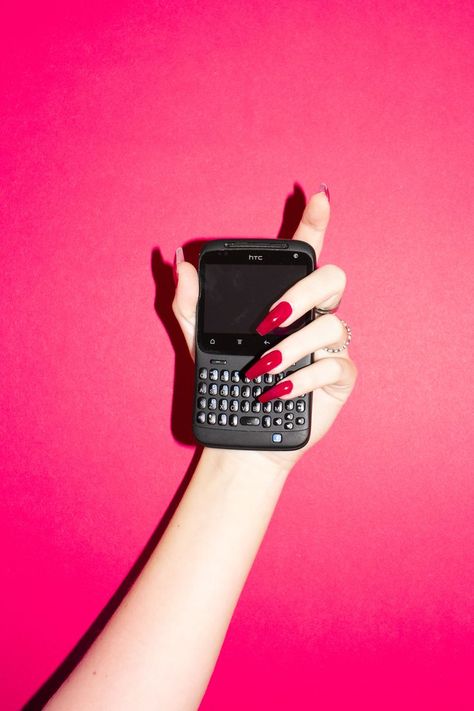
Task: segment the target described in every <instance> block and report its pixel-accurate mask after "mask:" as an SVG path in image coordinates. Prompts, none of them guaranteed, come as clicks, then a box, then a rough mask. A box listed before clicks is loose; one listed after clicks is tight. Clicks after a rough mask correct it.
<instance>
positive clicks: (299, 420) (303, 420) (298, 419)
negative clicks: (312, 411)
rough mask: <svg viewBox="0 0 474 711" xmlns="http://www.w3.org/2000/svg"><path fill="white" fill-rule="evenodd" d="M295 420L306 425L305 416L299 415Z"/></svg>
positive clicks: (298, 423)
mask: <svg viewBox="0 0 474 711" xmlns="http://www.w3.org/2000/svg"><path fill="white" fill-rule="evenodd" d="M295 422H296V424H297V425H304V423H305V419H304V417H297V418H296V420H295Z"/></svg>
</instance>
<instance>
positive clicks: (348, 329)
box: [323, 318, 352, 353]
mask: <svg viewBox="0 0 474 711" xmlns="http://www.w3.org/2000/svg"><path fill="white" fill-rule="evenodd" d="M339 320H340V322H341V323H342V325H343V326H344V328H345V329H346V334H347V335H346V340H345V343H343V345H342V346H339V348H323V351H327V352H328V353H340V352H341V351H344V350H345V349H346V348H347V346H348V345H349V343H350V342H351V338H352V331H351V327H350V326H348V325H347V323H346V322H345V321H343V320H342V318H341V319H339Z"/></svg>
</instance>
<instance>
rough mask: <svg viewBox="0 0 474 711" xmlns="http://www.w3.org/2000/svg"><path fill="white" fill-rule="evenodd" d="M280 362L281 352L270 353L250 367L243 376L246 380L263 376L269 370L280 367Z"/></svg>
mask: <svg viewBox="0 0 474 711" xmlns="http://www.w3.org/2000/svg"><path fill="white" fill-rule="evenodd" d="M282 360H283V358H282V355H281V351H270V353H266V354H265V355H264V356H262V357H261V358H260V360H258V361H257V362H256V363H254V364H253V365H251V366H250V368H249V369H248V370H247V372H246V373H245V375H246V376H247V378H250V380H252V379H253V378H257V377H258V376H259V375H264V373H268V371H269V370H272V369H273V368H276V367H277V365H280V363H281V362H282Z"/></svg>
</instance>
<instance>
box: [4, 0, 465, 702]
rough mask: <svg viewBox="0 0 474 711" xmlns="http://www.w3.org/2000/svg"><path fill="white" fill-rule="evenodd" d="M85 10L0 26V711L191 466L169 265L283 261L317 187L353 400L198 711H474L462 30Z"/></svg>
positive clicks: (388, 17)
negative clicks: (324, 197) (281, 250)
mask: <svg viewBox="0 0 474 711" xmlns="http://www.w3.org/2000/svg"><path fill="white" fill-rule="evenodd" d="M83 5H84V4H83V3H81V4H79V3H69V4H66V6H65V7H63V6H62V5H61V4H60V3H53V2H48V3H46V5H44V4H40V3H35V4H32V5H31V7H29V6H28V4H27V3H20V4H17V6H16V7H15V8H14V9H10V11H9V16H8V18H7V19H6V20H5V19H4V20H3V21H2V23H0V24H1V25H2V30H1V33H2V37H1V41H2V44H1V46H2V51H3V53H4V58H3V60H4V62H3V63H4V65H5V67H4V72H3V77H4V90H3V92H2V97H3V98H2V102H3V103H2V120H1V143H2V159H1V174H2V179H3V180H2V184H3V187H2V199H1V233H2V243H1V251H2V256H1V286H2V295H3V304H4V305H3V307H2V313H1V330H2V334H1V335H2V357H1V363H0V377H1V382H2V388H1V391H2V392H1V407H2V421H1V441H2V469H3V473H2V478H1V481H2V484H1V485H2V511H1V521H2V532H1V540H2V543H3V546H4V550H3V554H2V568H3V572H4V574H5V582H4V583H3V587H2V596H3V604H2V608H1V609H2V617H3V620H2V627H3V629H4V630H5V633H4V639H5V641H4V643H3V644H2V655H3V657H4V658H3V660H2V662H1V667H2V676H3V681H2V686H3V690H2V693H1V697H2V702H1V706H2V709H3V710H4V711H9V710H10V709H16V708H18V707H19V706H20V705H21V704H23V703H24V702H25V701H26V700H27V699H28V698H29V697H30V696H31V695H32V694H33V693H34V692H35V691H37V690H38V688H39V687H40V685H41V684H42V683H43V682H44V681H45V680H46V679H47V678H48V676H49V675H50V674H51V673H52V672H53V671H54V670H55V668H56V667H57V666H58V665H59V663H60V662H61V661H62V660H63V659H64V657H65V656H66V655H67V653H68V652H69V651H70V650H71V649H72V648H73V646H74V645H75V643H76V642H77V641H78V640H79V638H80V637H81V636H82V635H83V634H84V632H85V631H86V630H87V628H88V627H89V625H90V624H91V623H92V621H93V620H94V618H95V617H96V616H97V614H98V613H99V612H100V610H101V609H102V608H103V607H104V605H105V604H106V603H107V601H108V600H109V599H110V597H111V596H112V594H113V593H114V592H115V590H116V589H117V587H118V586H119V584H120V583H121V581H122V580H123V578H124V577H125V575H126V574H127V572H128V571H129V570H130V568H131V566H132V565H133V563H134V562H135V560H136V559H137V557H138V555H139V554H140V552H141V551H142V549H143V547H144V545H145V544H146V542H147V540H148V539H149V537H150V535H151V534H152V532H153V530H154V529H155V527H156V525H157V524H158V523H159V521H160V519H161V518H162V516H163V515H164V514H165V512H166V509H167V507H168V505H169V503H170V501H171V499H172V497H173V495H174V493H175V491H176V489H177V488H178V486H179V484H180V482H181V480H182V478H183V476H184V474H185V471H186V469H187V467H188V465H189V463H190V460H191V457H192V454H193V447H192V445H191V444H190V443H187V444H186V443H183V442H182V441H179V440H180V439H181V433H182V431H185V430H186V426H185V423H186V421H187V420H186V418H187V416H188V415H187V412H186V411H184V412H180V411H179V409H178V403H177V402H176V392H175V395H173V393H174V391H175V388H174V383H173V379H174V372H175V357H176V356H175V349H177V350H178V367H179V370H180V372H182V370H183V369H186V367H188V366H189V364H188V363H186V362H185V361H184V360H183V358H182V352H183V351H182V342H181V341H180V340H179V338H178V337H177V335H176V330H175V328H174V326H173V325H170V324H171V318H170V316H169V300H170V295H171V271H170V268H169V264H170V263H171V261H172V258H173V255H174V250H175V248H176V247H177V246H178V245H184V247H185V253H186V244H187V243H192V242H193V241H195V240H196V239H199V238H201V237H222V236H227V235H232V236H247V235H251V236H275V235H276V234H277V233H278V231H279V229H280V225H281V221H282V215H283V210H284V207H285V201H286V199H287V197H288V196H291V194H292V192H293V186H294V183H297V184H298V185H297V191H300V190H303V191H304V193H305V194H306V197H308V196H309V195H310V194H311V193H312V192H313V191H314V190H316V189H317V186H318V185H319V182H320V181H321V180H325V181H326V182H327V183H328V184H329V187H330V190H331V196H332V208H333V217H332V221H331V226H330V230H329V232H328V235H327V240H326V245H325V249H324V252H323V255H322V259H321V263H330V262H333V263H336V264H339V265H340V266H341V267H343V268H344V269H345V271H346V272H347V274H348V286H347V291H346V295H345V298H344V302H343V306H342V307H341V311H340V315H341V317H342V318H345V319H347V321H348V322H349V324H350V325H351V326H352V329H353V347H352V349H351V352H352V356H353V358H354V360H355V361H356V362H357V364H358V366H359V371H360V375H359V380H358V383H357V386H356V390H355V392H354V395H353V397H352V399H351V401H350V403H349V404H348V405H347V407H346V408H345V410H344V411H343V413H342V415H341V417H340V419H339V420H338V422H337V424H336V426H335V427H334V428H333V430H332V431H331V432H330V433H329V435H328V436H327V437H326V438H325V439H324V440H323V441H322V442H321V443H320V444H319V445H318V446H317V447H316V448H315V449H314V450H313V451H312V453H311V454H310V455H309V456H307V457H306V458H305V459H304V460H303V461H302V462H301V463H300V464H299V465H298V466H297V468H296V469H295V470H294V471H293V473H292V475H291V477H290V479H289V481H288V484H287V486H286V489H285V491H284V493H283V495H282V498H281V500H280V503H279V505H278V508H277V510H276V513H275V516H274V519H273V521H272V523H271V526H270V529H269V532H268V535H267V537H266V539H265V541H264V544H263V546H262V548H261V551H260V553H259V555H258V558H257V561H256V563H255V566H254V568H253V570H252V572H251V575H250V577H249V580H248V583H247V586H246V587H245V590H244V592H243V594H242V597H241V600H240V603H239V605H238V608H237V610H236V613H235V616H234V619H233V621H232V624H231V627H230V629H229V633H228V636H227V639H226V642H225V644H224V648H223V651H222V655H221V657H220V659H219V662H218V664H217V667H216V671H215V674H214V676H213V678H212V680H211V683H210V685H209V689H208V692H207V694H206V697H205V699H204V701H203V704H202V709H204V711H222V709H226V711H229V710H230V711H232V710H234V709H235V710H237V709H239V710H240V709H242V708H247V709H255V710H257V709H272V711H273V710H275V709H282V710H283V709H289V708H295V709H315V708H321V709H364V710H367V709H384V710H386V709H401V708H403V709H430V711H431V710H432V709H467V708H472V707H473V706H474V693H473V686H472V682H471V680H469V679H468V673H469V671H470V669H469V667H470V666H471V665H472V644H473V640H474V626H473V619H472V614H473V583H474V580H473V577H474V576H473V566H472V563H473V560H472V549H473V529H474V526H473V520H472V514H473V506H472V504H473V493H474V484H473V479H472V465H471V462H472V458H473V454H474V453H473V449H474V446H473V438H472V431H471V423H472V390H471V384H472V380H473V378H472V370H471V367H470V361H471V358H472V349H473V346H474V343H473V336H472V334H473V328H472V326H473V324H472V322H471V321H470V319H469V314H468V308H467V306H468V298H469V297H468V292H469V290H470V287H471V283H472V252H473V248H472V244H473V234H474V231H473V227H474V225H473V222H474V220H473V208H472V205H473V200H472V194H473V193H472V190H473V182H472V167H473V164H474V155H473V142H472V113H473V108H474V107H473V103H474V102H473V62H472V53H471V49H472V38H473V30H474V21H473V20H474V16H473V9H472V3H470V2H456V3H447V2H433V1H430V2H414V3H413V2H412V3H408V2H393V3H388V2H386V3H384V2H361V3H352V2H346V1H343V0H336V1H335V2H330V3H328V2H304V1H298V2H290V1H289V0H287V1H286V2H277V3H265V2H263V1H260V0H253V1H252V2H244V3H243V5H240V4H238V3H222V2H197V1H196V2H179V3H173V2H166V3H165V2H158V3H156V2H144V1H143V0H142V1H140V2H132V1H130V2H114V3H99V5H98V6H95V7H92V3H90V5H91V6H90V7H84V6H83ZM298 186H299V187H298ZM296 203H298V199H297V200H296ZM155 248H158V249H159V252H155V257H154V263H153V266H154V269H155V273H156V275H157V279H158V306H157V308H158V311H160V313H162V314H163V318H164V321H165V324H164V323H163V320H161V319H160V318H158V316H157V314H156V312H155V309H154V299H155V284H154V280H153V275H152V250H153V249H155ZM188 254H190V252H188ZM160 255H161V257H160ZM181 392H183V388H181ZM179 393H180V391H179V389H178V395H179Z"/></svg>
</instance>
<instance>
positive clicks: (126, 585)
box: [23, 183, 306, 711]
mask: <svg viewBox="0 0 474 711" xmlns="http://www.w3.org/2000/svg"><path fill="white" fill-rule="evenodd" d="M305 205H306V199H305V195H304V192H303V190H302V188H301V186H300V185H298V183H295V184H294V187H293V192H292V193H291V194H290V195H288V197H287V199H286V202H285V206H284V210H283V216H282V222H281V226H280V229H279V230H278V234H277V239H291V238H292V237H293V234H294V233H295V230H296V228H297V227H298V224H299V222H300V220H301V216H302V214H303V210H304V208H305ZM225 236H226V237H229V238H231V237H232V235H225ZM259 236H260V237H261V236H262V235H259ZM220 239H221V238H220ZM206 241H207V240H206V239H204V238H202V239H196V240H192V241H190V242H188V243H186V244H185V245H184V253H185V258H186V260H187V261H189V262H191V263H193V264H194V265H195V266H197V262H198V257H199V252H200V249H201V247H202V245H203V244H204V242H206ZM151 271H152V275H153V280H154V282H155V301H154V305H155V311H156V314H157V316H158V318H159V319H160V320H161V322H162V323H163V326H164V328H165V330H166V332H167V334H168V337H169V339H170V341H171V343H172V345H173V348H174V350H175V353H176V360H175V372H174V391H173V404H172V411H171V430H172V433H173V436H174V437H175V439H176V440H178V441H179V442H182V443H184V444H196V443H195V440H194V438H193V434H192V404H193V391H194V369H193V364H192V361H191V356H190V355H189V351H188V348H187V345H186V342H185V340H184V336H183V335H182V333H181V329H180V327H179V325H178V323H177V321H176V319H175V316H174V314H173V311H172V303H173V298H174V292H175V286H174V279H173V267H172V265H170V264H168V263H166V262H164V261H163V259H162V256H161V252H160V250H159V249H158V248H155V249H153V251H152V254H151ZM201 452H202V447H200V446H197V448H196V451H195V452H194V455H193V458H192V460H191V463H190V465H189V467H188V469H187V471H186V473H185V475H184V478H183V480H182V481H181V483H180V485H179V487H178V489H177V490H176V493H175V494H174V496H173V499H172V500H171V502H170V504H169V506H168V508H167V509H166V512H165V513H164V515H163V517H162V519H161V521H160V522H159V524H158V526H157V527H156V529H155V530H154V532H153V533H152V535H151V537H150V539H149V540H148V542H147V543H146V545H145V547H144V548H143V550H142V552H141V553H140V555H139V557H138V558H137V560H136V562H135V563H134V565H133V567H132V568H131V570H130V572H129V573H128V575H127V576H126V578H125V579H124V580H123V582H122V583H121V584H120V586H119V587H118V589H117V590H116V591H115V593H114V594H113V595H112V597H111V598H110V600H109V602H108V603H107V604H106V605H105V607H104V608H103V610H101V612H100V613H99V614H98V616H97V617H96V619H95V620H94V621H93V622H92V624H91V625H90V627H89V629H88V630H87V631H86V632H85V633H84V635H83V636H82V637H81V639H80V640H79V641H78V642H77V644H76V645H75V647H74V648H73V649H72V651H71V652H70V653H69V654H68V656H67V657H66V658H65V659H64V661H63V662H62V663H61V664H60V666H59V667H58V668H57V669H56V671H55V672H53V674H52V675H51V676H50V677H49V679H47V680H46V681H45V682H44V684H43V685H42V686H41V687H40V689H39V690H38V691H37V692H36V693H35V695H34V696H33V697H32V698H31V699H30V700H29V701H28V702H27V703H26V704H25V705H24V706H23V711H39V710H40V709H42V708H43V707H44V705H45V704H46V703H47V702H48V700H49V699H50V698H51V697H52V696H53V695H54V694H55V693H56V691H57V690H58V689H59V687H60V686H61V685H62V684H63V682H64V681H65V680H66V679H67V677H68V676H69V675H70V674H71V672H72V671H73V669H74V668H75V667H76V666H77V664H78V663H79V662H80V660H81V659H82V657H83V656H84V655H85V653H86V652H87V650H88V649H89V647H90V646H91V645H92V643H93V642H94V640H95V639H96V637H98V635H99V634H100V632H101V631H102V630H103V628H104V627H105V625H106V624H107V622H108V621H109V619H110V618H111V617H112V615H113V613H114V612H115V610H116V609H117V608H118V606H119V605H120V603H121V602H122V600H123V598H124V597H125V596H126V594H127V592H128V591H129V590H130V588H131V587H132V585H133V583H134V581H135V580H136V579H137V577H138V576H139V575H140V573H141V571H142V569H143V567H144V565H145V564H146V562H147V560H148V559H149V557H150V555H151V553H152V552H153V550H154V549H155V548H156V546H157V544H158V542H159V540H160V538H161V536H162V535H163V533H164V532H165V530H166V527H167V526H168V523H169V521H170V520H171V518H172V516H173V514H174V512H175V510H176V508H177V506H178V504H179V502H180V501H181V498H182V496H183V494H184V492H185V490H186V488H187V486H188V484H189V481H190V479H191V477H192V475H193V473H194V470H195V468H196V465H197V463H198V461H199V458H200V456H201ZM59 624H61V620H59V619H58V625H59ZM52 636H53V637H54V630H53V635H52Z"/></svg>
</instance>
